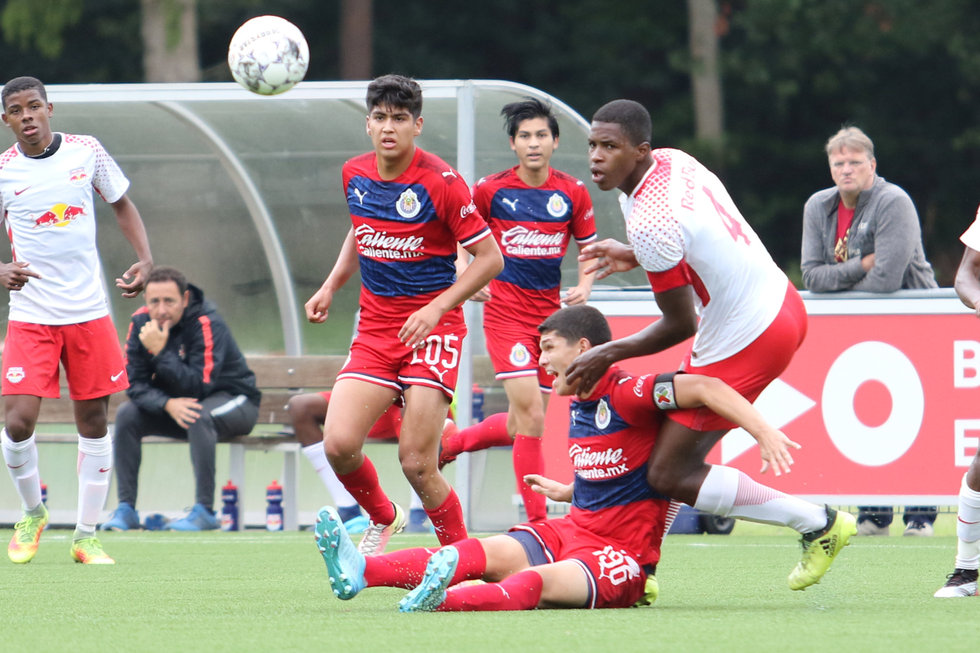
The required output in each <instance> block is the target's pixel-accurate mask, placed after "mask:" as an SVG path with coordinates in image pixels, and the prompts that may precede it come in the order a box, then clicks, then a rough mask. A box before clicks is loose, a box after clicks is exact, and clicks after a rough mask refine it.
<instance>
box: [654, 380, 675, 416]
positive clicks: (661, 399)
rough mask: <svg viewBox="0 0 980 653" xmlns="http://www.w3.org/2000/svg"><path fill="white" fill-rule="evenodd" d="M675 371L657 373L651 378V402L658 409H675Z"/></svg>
mask: <svg viewBox="0 0 980 653" xmlns="http://www.w3.org/2000/svg"><path fill="white" fill-rule="evenodd" d="M676 374H677V372H667V373H666V374H658V375H657V376H656V377H655V378H654V380H653V403H654V405H655V406H656V407H657V408H659V409H660V410H677V395H676V393H675V392H674V376H675V375H676Z"/></svg>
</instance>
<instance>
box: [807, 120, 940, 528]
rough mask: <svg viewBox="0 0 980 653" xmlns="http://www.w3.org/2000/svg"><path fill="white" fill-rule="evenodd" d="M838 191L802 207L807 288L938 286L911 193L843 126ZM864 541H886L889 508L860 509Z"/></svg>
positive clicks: (835, 174)
mask: <svg viewBox="0 0 980 653" xmlns="http://www.w3.org/2000/svg"><path fill="white" fill-rule="evenodd" d="M826 151H827V158H828V160H829V162H830V176H831V178H833V180H834V185H833V186H831V187H830V188H826V189H824V190H821V191H818V192H816V193H814V194H813V195H811V196H810V199H808V200H807V202H806V205H805V206H804V208H803V254H802V262H801V267H802V269H803V284H804V285H805V286H806V289H807V290H810V291H812V292H833V291H838V290H864V291H868V292H880V293H885V292H894V291H896V290H899V289H901V288H935V287H936V286H937V284H936V278H935V275H934V274H933V271H932V266H931V265H929V262H928V261H927V260H926V257H925V253H924V251H923V247H922V234H921V229H920V227H919V216H918V214H917V213H916V211H915V205H914V204H912V200H911V199H910V198H909V196H908V194H907V193H906V192H905V191H904V190H902V189H901V188H900V187H898V186H896V185H895V184H892V183H889V182H887V181H885V180H884V179H883V178H882V177H879V176H878V174H877V172H876V170H877V165H878V162H877V160H876V159H875V154H874V144H873V143H872V142H871V139H870V138H868V136H867V135H866V134H865V133H864V132H863V131H861V130H860V129H858V128H857V127H845V128H843V129H841V130H840V131H838V132H837V133H836V134H834V135H833V136H831V137H830V140H828V141H827V146H826ZM859 510H860V513H859V515H858V535H887V534H888V527H889V526H890V525H891V523H892V519H893V511H892V507H891V506H882V507H873V506H861V507H860V509H859ZM935 520H936V508H935V507H934V506H928V507H910V508H907V509H906V511H905V517H904V521H905V534H906V535H932V524H933V522H934V521H935Z"/></svg>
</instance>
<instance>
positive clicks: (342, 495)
mask: <svg viewBox="0 0 980 653" xmlns="http://www.w3.org/2000/svg"><path fill="white" fill-rule="evenodd" d="M303 455H304V456H306V458H307V459H308V460H309V461H310V464H311V465H313V470H314V471H315V472H316V475H317V476H319V477H320V480H321V481H323V484H324V485H325V486H326V487H327V491H328V492H330V496H332V497H333V501H334V505H336V506H337V507H338V508H347V507H350V506H356V505H357V501H356V500H355V499H354V497H353V495H351V493H350V492H348V491H347V488H345V487H344V484H343V483H341V482H340V479H339V478H337V474H336V473H335V472H334V471H333V467H331V466H330V461H329V460H327V452H326V451H324V449H323V443H322V442H314V443H313V444H308V445H306V446H305V447H303Z"/></svg>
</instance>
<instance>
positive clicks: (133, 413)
mask: <svg viewBox="0 0 980 653" xmlns="http://www.w3.org/2000/svg"><path fill="white" fill-rule="evenodd" d="M144 295H145V298H146V306H145V307H143V308H141V309H140V310H138V311H136V313H134V314H133V318H132V321H131V323H130V325H129V335H128V337H127V339H126V372H127V373H128V374H129V384H130V385H129V389H128V390H127V391H126V394H127V395H128V396H129V399H130V400H129V401H128V402H127V403H125V404H123V405H122V406H120V407H119V411H118V412H117V413H116V429H115V467H116V483H117V488H116V491H117V495H118V499H119V506H118V507H117V508H116V510H115V512H114V513H113V515H112V517H111V518H110V519H109V521H107V522H106V523H104V524H102V530H120V531H122V530H129V529H132V528H139V525H140V522H139V515H138V513H137V512H136V490H137V483H138V481H139V469H140V461H141V457H142V451H141V444H142V439H143V438H144V437H145V436H147V435H163V436H167V437H172V438H180V439H184V440H187V441H188V443H189V444H190V454H191V465H192V466H193V468H194V480H195V503H194V507H193V508H192V509H191V511H190V512H189V514H187V515H186V516H185V517H183V518H181V519H178V520H175V521H171V522H170V523H168V524H167V526H166V527H165V528H167V529H170V530H180V531H200V530H213V529H216V528H218V526H219V522H218V519H217V518H216V517H215V514H214V510H213V507H214V487H215V483H214V456H215V445H216V443H217V442H218V441H219V440H221V441H223V440H228V439H230V438H232V437H234V436H236V435H247V434H248V433H250V432H251V430H252V427H254V426H255V422H256V420H257V419H258V414H259V401H260V399H261V396H262V395H261V392H259V390H258V389H257V388H256V387H255V374H254V373H253V372H252V371H251V370H250V369H249V368H248V365H247V364H246V362H245V357H244V356H243V355H242V353H241V351H239V349H238V345H237V344H235V340H234V339H233V338H232V336H231V331H229V329H228V326H227V324H225V321H224V320H223V319H222V317H221V316H220V315H219V314H218V312H217V309H216V308H215V307H214V305H213V304H212V303H211V302H208V301H205V299H204V293H203V292H202V291H201V289H200V288H197V287H196V286H193V285H191V284H189V283H188V282H187V279H186V278H185V277H184V275H183V274H182V273H181V272H180V271H178V270H176V269H174V268H171V267H157V268H154V269H153V270H152V271H151V272H150V275H149V278H148V279H147V282H146V290H145V292H144Z"/></svg>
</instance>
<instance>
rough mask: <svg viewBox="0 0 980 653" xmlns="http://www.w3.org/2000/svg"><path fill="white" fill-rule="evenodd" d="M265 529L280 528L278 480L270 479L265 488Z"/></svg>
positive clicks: (279, 489)
mask: <svg viewBox="0 0 980 653" xmlns="http://www.w3.org/2000/svg"><path fill="white" fill-rule="evenodd" d="M265 500H266V503H267V505H266V507H265V530H267V531H281V530H282V486H281V485H279V482H278V481H272V483H270V484H269V486H268V487H267V488H265Z"/></svg>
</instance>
